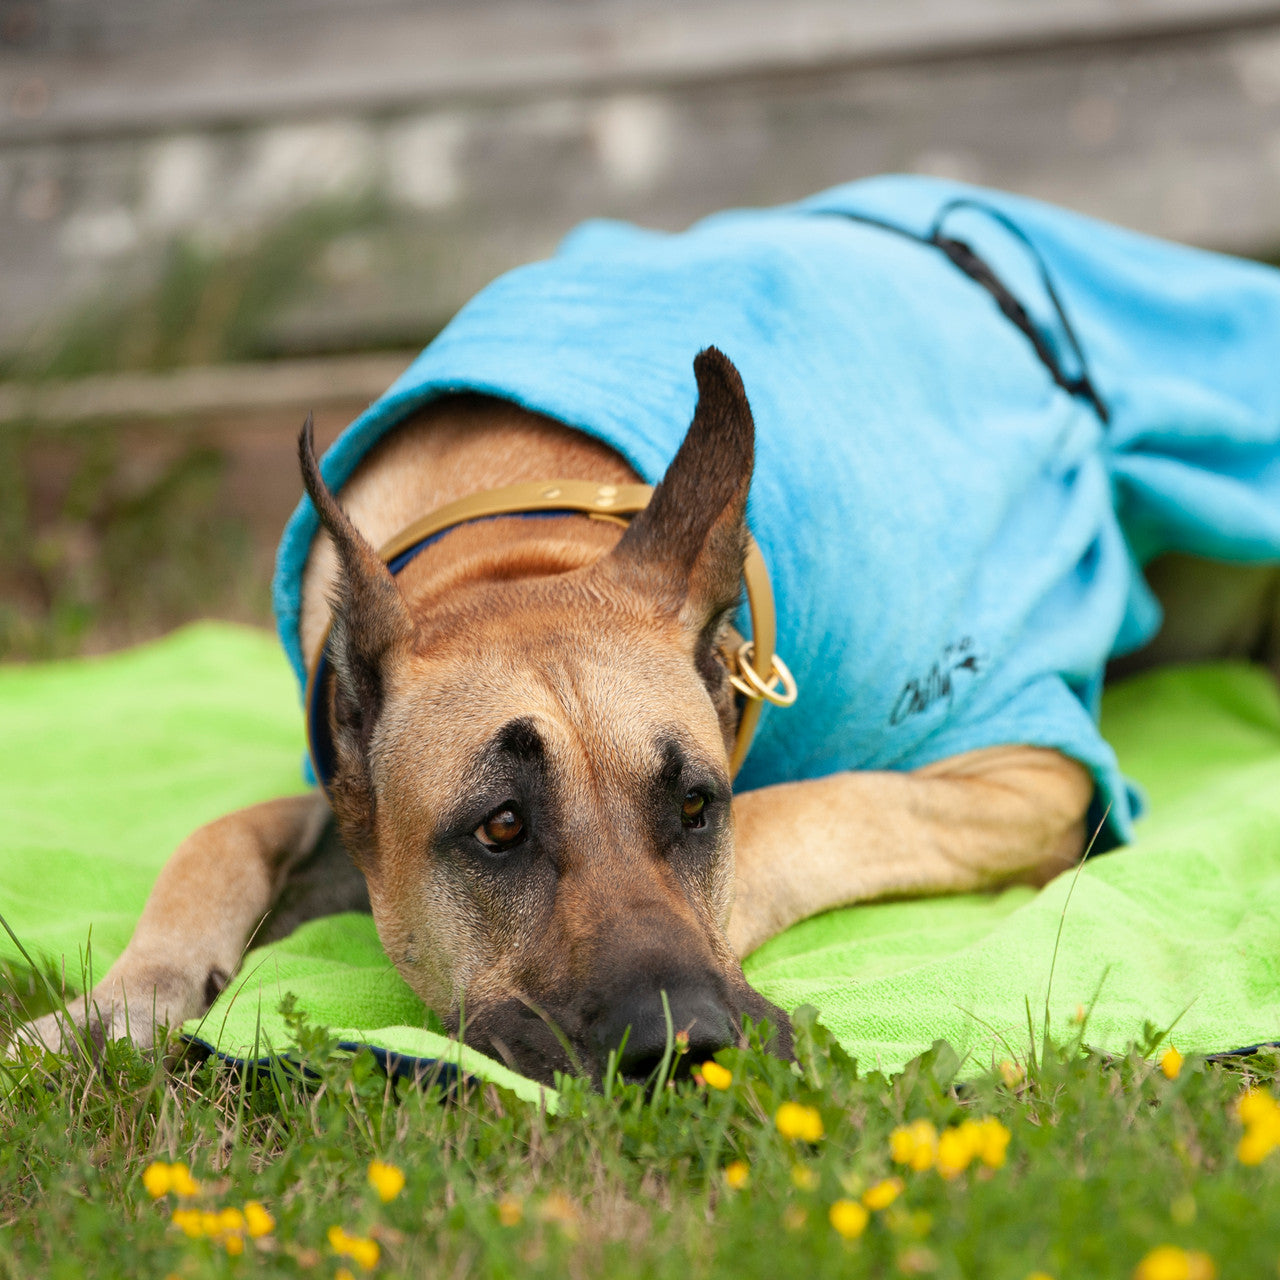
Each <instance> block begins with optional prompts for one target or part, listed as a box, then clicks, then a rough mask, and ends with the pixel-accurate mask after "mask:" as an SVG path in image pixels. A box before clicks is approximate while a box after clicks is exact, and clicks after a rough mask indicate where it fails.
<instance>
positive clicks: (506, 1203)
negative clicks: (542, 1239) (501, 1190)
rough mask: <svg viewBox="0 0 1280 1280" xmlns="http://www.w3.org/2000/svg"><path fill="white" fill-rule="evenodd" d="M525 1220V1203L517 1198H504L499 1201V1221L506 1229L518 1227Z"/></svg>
mask: <svg viewBox="0 0 1280 1280" xmlns="http://www.w3.org/2000/svg"><path fill="white" fill-rule="evenodd" d="M523 1218H524V1202H523V1201H521V1200H520V1199H518V1198H517V1197H516V1196H503V1197H502V1198H501V1199H500V1200H499V1201H498V1221H499V1222H500V1223H502V1225H503V1226H504V1227H518V1226H519V1225H520V1223H521V1220H522V1219H523Z"/></svg>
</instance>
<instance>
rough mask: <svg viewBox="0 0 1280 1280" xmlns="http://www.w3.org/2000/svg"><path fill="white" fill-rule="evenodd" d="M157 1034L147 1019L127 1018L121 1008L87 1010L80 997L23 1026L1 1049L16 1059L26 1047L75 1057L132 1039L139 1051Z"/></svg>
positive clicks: (150, 1020)
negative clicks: (81, 1053) (111, 1041)
mask: <svg viewBox="0 0 1280 1280" xmlns="http://www.w3.org/2000/svg"><path fill="white" fill-rule="evenodd" d="M159 1031H160V1029H159V1028H158V1027H157V1025H156V1024H155V1023H154V1022H153V1021H152V1019H151V1018H149V1017H147V1018H131V1017H127V1016H126V1014H125V1009H124V1007H123V1005H120V1006H117V1005H114V1004H108V1005H106V1006H99V1005H96V1004H94V1005H93V1007H92V1009H91V1011H88V1010H86V1007H85V1001H84V999H83V997H82V998H80V999H78V1000H72V1001H70V1002H69V1003H68V1005H67V1007H66V1009H65V1011H64V1010H61V1009H59V1010H56V1011H55V1012H53V1013H46V1014H45V1015H44V1017H42V1018H36V1019H34V1020H33V1021H31V1022H26V1023H23V1024H22V1026H20V1027H18V1028H17V1030H16V1031H14V1033H13V1035H12V1037H11V1039H10V1040H9V1042H8V1044H6V1045H5V1046H4V1052H5V1056H7V1057H10V1058H15V1057H18V1056H19V1055H20V1053H21V1051H22V1047H23V1046H24V1045H28V1046H32V1047H35V1048H39V1049H45V1050H47V1051H48V1052H49V1053H57V1054H75V1053H77V1052H80V1051H83V1050H86V1049H87V1050H90V1051H96V1050H100V1049H101V1048H102V1047H103V1046H104V1045H105V1044H106V1043H107V1042H108V1041H110V1040H121V1039H129V1040H132V1041H133V1043H134V1044H135V1045H137V1047H138V1048H139V1049H149V1048H150V1047H151V1046H152V1045H153V1044H154V1043H155V1042H156V1039H157V1037H158V1035H159Z"/></svg>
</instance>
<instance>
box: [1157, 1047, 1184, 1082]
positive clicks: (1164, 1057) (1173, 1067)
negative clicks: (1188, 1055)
mask: <svg viewBox="0 0 1280 1280" xmlns="http://www.w3.org/2000/svg"><path fill="white" fill-rule="evenodd" d="M1160 1070H1161V1071H1163V1072H1164V1076H1165V1079H1166V1080H1176V1079H1177V1078H1178V1072H1179V1071H1181V1070H1182V1054H1180V1053H1179V1052H1178V1051H1177V1049H1175V1048H1174V1047H1173V1045H1170V1046H1169V1047H1168V1048H1167V1049H1166V1050H1165V1051H1164V1052H1163V1053H1162V1054H1161V1055H1160Z"/></svg>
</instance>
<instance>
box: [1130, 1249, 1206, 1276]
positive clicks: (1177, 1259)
mask: <svg viewBox="0 0 1280 1280" xmlns="http://www.w3.org/2000/svg"><path fill="white" fill-rule="evenodd" d="M1217 1275H1218V1268H1217V1267H1216V1266H1214V1264H1213V1259H1212V1258H1210V1257H1209V1255H1208V1254H1207V1253H1200V1252H1199V1251H1197V1250H1187V1249H1179V1248H1178V1247H1177V1246H1176V1245H1172V1244H1162V1245H1158V1246H1157V1247H1156V1248H1154V1249H1152V1250H1151V1252H1150V1253H1148V1254H1147V1256H1146V1257H1145V1258H1143V1259H1142V1261H1141V1262H1139V1263H1138V1265H1137V1266H1136V1267H1134V1269H1133V1280H1216V1277H1217Z"/></svg>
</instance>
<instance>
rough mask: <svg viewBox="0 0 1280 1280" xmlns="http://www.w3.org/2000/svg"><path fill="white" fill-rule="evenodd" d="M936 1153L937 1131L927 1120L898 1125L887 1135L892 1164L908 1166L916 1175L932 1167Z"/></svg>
mask: <svg viewBox="0 0 1280 1280" xmlns="http://www.w3.org/2000/svg"><path fill="white" fill-rule="evenodd" d="M937 1151H938V1131H937V1129H935V1128H934V1127H933V1125H932V1124H931V1123H930V1122H929V1121H928V1120H915V1121H913V1122H912V1123H911V1124H908V1125H900V1126H899V1127H898V1128H896V1129H895V1130H894V1131H893V1132H892V1133H891V1134H890V1135H889V1154H890V1155H891V1156H892V1157H893V1162H894V1164H905V1165H910V1167H911V1168H912V1169H914V1170H915V1171H916V1172H917V1173H923V1172H924V1170H926V1169H931V1168H932V1167H933V1161H934V1157H935V1156H936V1155H937Z"/></svg>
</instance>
